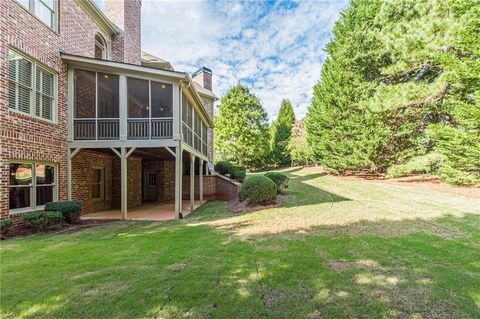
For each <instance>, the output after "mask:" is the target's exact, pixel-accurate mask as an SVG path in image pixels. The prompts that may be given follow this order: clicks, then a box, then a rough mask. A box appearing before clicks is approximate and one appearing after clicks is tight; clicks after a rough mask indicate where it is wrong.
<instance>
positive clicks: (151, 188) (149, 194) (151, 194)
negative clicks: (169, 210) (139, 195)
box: [144, 172, 158, 201]
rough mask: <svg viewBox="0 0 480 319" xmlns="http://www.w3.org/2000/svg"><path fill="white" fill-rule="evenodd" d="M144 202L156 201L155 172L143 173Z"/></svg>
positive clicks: (156, 176) (156, 179)
mask: <svg viewBox="0 0 480 319" xmlns="http://www.w3.org/2000/svg"><path fill="white" fill-rule="evenodd" d="M144 185H145V189H144V194H145V196H144V201H155V200H158V174H157V172H145V184H144Z"/></svg>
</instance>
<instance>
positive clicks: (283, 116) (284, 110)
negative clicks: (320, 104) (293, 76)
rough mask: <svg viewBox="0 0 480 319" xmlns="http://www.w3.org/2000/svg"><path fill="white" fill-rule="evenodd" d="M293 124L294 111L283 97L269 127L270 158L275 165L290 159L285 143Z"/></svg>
mask: <svg viewBox="0 0 480 319" xmlns="http://www.w3.org/2000/svg"><path fill="white" fill-rule="evenodd" d="M294 124H295V113H294V111H293V106H292V103H291V102H290V101H289V100H287V99H284V100H282V104H281V105H280V110H279V112H278V116H277V120H276V121H275V122H274V123H273V124H272V127H271V140H270V149H271V154H272V160H273V162H274V163H275V164H277V165H286V164H290V161H291V159H290V155H289V153H288V150H287V144H288V141H289V139H290V136H291V134H292V128H293V125H294Z"/></svg>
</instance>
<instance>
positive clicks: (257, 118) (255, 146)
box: [215, 84, 269, 168]
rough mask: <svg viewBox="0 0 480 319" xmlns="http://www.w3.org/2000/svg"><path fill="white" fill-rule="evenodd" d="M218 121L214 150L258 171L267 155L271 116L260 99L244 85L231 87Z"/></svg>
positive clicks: (216, 121) (216, 119) (223, 101)
mask: <svg viewBox="0 0 480 319" xmlns="http://www.w3.org/2000/svg"><path fill="white" fill-rule="evenodd" d="M220 103H221V104H220V108H219V110H218V115H217V116H216V118H215V147H216V150H217V151H218V152H219V153H220V155H221V156H222V157H224V158H227V159H231V160H233V161H235V162H237V163H238V164H239V165H242V166H247V167H252V168H259V167H261V166H262V165H264V164H265V163H264V162H265V158H266V155H267V152H268V138H269V134H268V116H267V112H266V111H265V110H264V108H263V107H262V104H261V102H260V100H259V99H258V98H257V97H256V96H255V95H253V94H252V93H250V91H249V90H248V88H247V87H246V86H244V85H240V84H239V85H236V86H234V87H233V88H231V89H230V90H229V91H228V92H227V93H226V94H225V95H224V96H223V97H222V100H221V102H220Z"/></svg>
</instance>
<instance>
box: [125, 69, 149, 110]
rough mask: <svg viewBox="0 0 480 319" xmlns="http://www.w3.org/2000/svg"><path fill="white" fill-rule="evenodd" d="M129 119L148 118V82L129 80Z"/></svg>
mask: <svg viewBox="0 0 480 319" xmlns="http://www.w3.org/2000/svg"><path fill="white" fill-rule="evenodd" d="M127 86H128V89H127V91H128V117H129V118H148V117H149V110H148V108H149V107H148V105H149V103H148V99H149V94H148V81H147V80H140V79H134V78H128V83H127Z"/></svg>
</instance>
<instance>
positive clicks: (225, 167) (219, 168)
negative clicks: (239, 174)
mask: <svg viewBox="0 0 480 319" xmlns="http://www.w3.org/2000/svg"><path fill="white" fill-rule="evenodd" d="M231 168H232V163H230V162H229V161H220V162H217V163H216V164H215V171H216V172H218V173H219V174H222V175H226V174H230V169H231Z"/></svg>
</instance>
